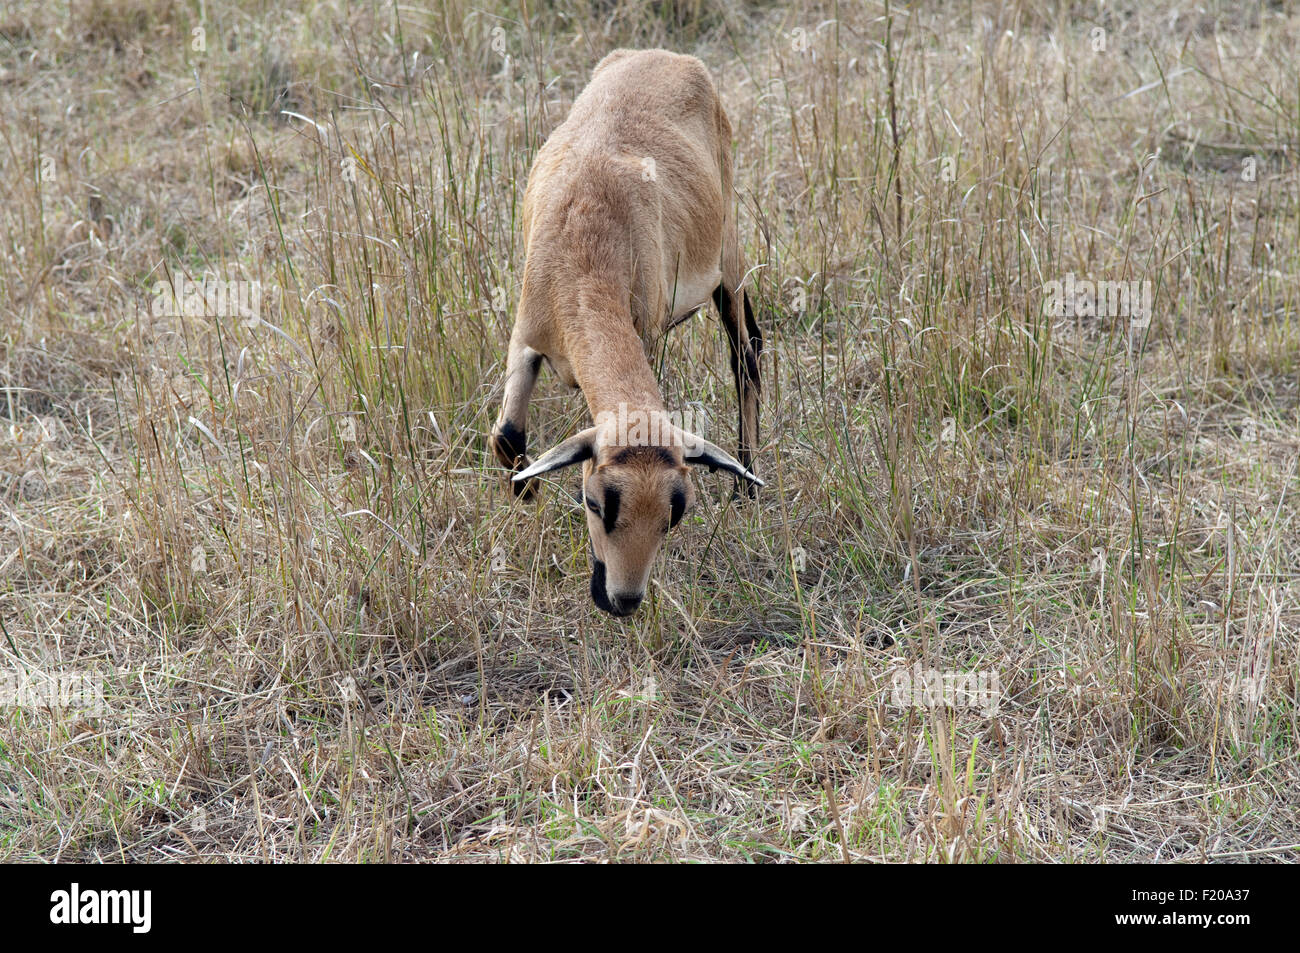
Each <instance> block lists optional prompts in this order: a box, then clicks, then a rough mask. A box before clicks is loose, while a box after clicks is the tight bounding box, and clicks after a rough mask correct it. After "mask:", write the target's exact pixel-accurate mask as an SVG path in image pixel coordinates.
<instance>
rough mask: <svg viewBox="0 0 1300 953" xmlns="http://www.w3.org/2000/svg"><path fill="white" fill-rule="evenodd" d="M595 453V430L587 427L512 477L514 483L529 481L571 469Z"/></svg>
mask: <svg viewBox="0 0 1300 953" xmlns="http://www.w3.org/2000/svg"><path fill="white" fill-rule="evenodd" d="M595 452H596V428H595V427H588V428H587V429H586V430H584V431H582V432H581V433H575V434H574V435H573V436H572V437H570V438H569V439H568V440H565V441H564V442H563V443H559V444H556V445H555V446H554V447H552V448H551V449H550V450H547V451H546V452H545V453H544V454H542V455H541V456H540V457H539V458H538V459H537V460H536V462H534V463H533V464H532V465H531V466H530V467H528V468H527V469H526V470H520V471H519V472H518V473H516V474H515V475H514V477H513V480H514V482H515V483H522V482H523V481H524V480H531V479H532V478H533V477H536V476H541V475H542V474H543V473H550V472H551V471H552V470H560V469H563V468H564V467H571V466H573V465H574V464H575V463H581V462H582V461H583V460H590V459H591V458H592V456H593V455H594V454H595Z"/></svg>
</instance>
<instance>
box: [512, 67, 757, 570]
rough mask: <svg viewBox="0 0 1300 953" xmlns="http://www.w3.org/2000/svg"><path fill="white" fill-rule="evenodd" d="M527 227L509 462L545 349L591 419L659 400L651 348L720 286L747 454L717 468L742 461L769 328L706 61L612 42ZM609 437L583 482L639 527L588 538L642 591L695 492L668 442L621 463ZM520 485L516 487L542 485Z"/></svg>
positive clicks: (532, 191) (562, 138) (544, 174)
mask: <svg viewBox="0 0 1300 953" xmlns="http://www.w3.org/2000/svg"><path fill="white" fill-rule="evenodd" d="M523 228H524V246H525V253H526V256H527V257H526V263H525V267H524V277H523V291H522V295H521V298H520V302H519V309H518V313H517V316H516V321H515V326H514V331H513V333H512V335H511V341H510V352H509V356H508V362H507V377H506V384H505V398H504V400H503V404H502V409H501V414H500V416H499V417H498V420H497V424H496V426H495V427H494V429H493V434H492V447H493V450H494V452H495V453H496V456H497V458H498V459H499V460H500V461H501V462H502V464H503V465H505V466H506V467H508V468H509V469H511V470H512V471H513V472H515V473H516V474H518V473H521V472H522V471H523V470H525V469H527V468H528V466H529V463H530V461H529V460H528V458H527V456H526V453H525V452H524V447H523V446H522V444H523V443H524V442H526V438H525V436H524V435H525V434H526V429H527V428H526V414H527V406H528V401H529V398H530V397H531V394H532V389H533V385H534V383H535V382H536V376H537V369H538V367H539V365H540V358H541V357H545V358H546V360H547V361H548V363H550V364H551V366H552V367H553V368H554V369H555V370H556V371H557V373H559V374H560V376H561V377H562V379H564V380H565V381H566V382H567V383H569V384H570V385H571V386H576V387H580V388H581V389H582V393H583V395H584V397H585V398H586V400H587V406H588V408H589V410H590V411H591V414H592V417H593V419H595V420H600V419H601V415H602V413H609V414H617V413H618V412H619V408H620V405H623V406H624V407H625V408H628V409H632V410H634V411H640V412H644V413H647V414H648V413H651V412H661V411H663V410H664V406H663V398H662V395H661V394H660V391H659V386H658V384H657V382H656V380H655V376H654V373H653V371H652V370H651V369H650V365H649V363H648V361H647V360H646V356H645V352H646V347H647V345H649V346H653V344H654V342H655V341H656V340H657V339H658V338H659V337H660V336H661V335H662V334H663V333H664V332H665V331H666V330H667V329H668V328H669V327H670V326H671V325H672V323H674V321H676V320H679V319H681V318H683V317H684V316H686V315H689V314H691V313H693V312H694V311H695V310H696V309H698V308H699V307H700V306H701V305H703V304H705V303H706V302H707V301H708V300H709V296H710V294H711V293H712V292H713V291H714V289H715V288H718V287H719V286H721V287H722V288H723V289H724V291H723V292H720V294H722V295H723V298H722V300H724V301H729V302H731V303H732V304H731V308H730V309H729V311H730V313H724V315H723V319H724V325H725V326H726V328H727V330H728V333H729V334H730V335H731V345H732V354H733V357H734V358H735V360H736V362H737V367H736V379H737V390H738V395H739V399H740V407H741V434H740V442H741V460H740V461H739V462H737V461H735V460H732V459H731V458H730V457H726V455H725V454H722V456H723V457H726V461H727V462H724V463H723V464H720V465H723V466H724V467H726V468H728V469H732V470H733V472H741V471H744V472H746V473H747V471H748V466H749V457H750V454H751V453H752V450H753V448H754V445H755V444H756V442H757V435H758V431H757V394H758V381H757V366H758V365H757V361H758V347H759V346H760V345H761V339H757V340H754V341H753V342H752V343H751V340H750V337H751V333H750V329H751V328H752V329H753V334H754V335H755V336H756V335H757V329H756V327H755V326H753V324H752V318H751V319H750V322H749V326H748V327H747V323H746V320H745V299H744V291H743V290H742V289H741V287H740V285H741V281H742V279H743V277H744V273H743V267H742V262H741V257H740V253H739V247H738V244H737V237H736V222H735V212H734V202H733V198H732V162H731V126H730V124H729V123H728V121H727V117H726V115H725V114H724V113H723V110H722V104H721V101H720V100H719V98H718V94H717V91H716V89H715V88H714V85H713V80H712V78H711V77H710V76H709V73H708V70H707V69H706V68H705V67H704V64H702V63H701V62H700V61H699V60H697V59H695V58H694V57H690V56H681V55H678V54H675V53H670V52H667V51H664V50H649V51H632V50H616V51H615V52H613V53H611V54H609V55H608V56H606V57H605V58H604V59H603V60H601V62H600V64H599V65H598V66H597V67H596V70H595V72H594V73H593V74H592V78H591V82H590V83H589V84H588V86H587V88H586V89H585V90H584V91H583V93H582V94H581V95H580V96H579V97H578V99H577V101H576V102H575V103H574V104H573V109H572V110H571V111H570V113H569V116H568V118H567V119H566V120H565V122H564V123H563V124H562V125H560V126H559V127H558V128H557V129H556V130H555V131H554V132H553V133H552V134H551V136H550V138H549V139H547V141H546V143H545V145H543V146H542V148H541V150H540V151H539V152H538V154H537V158H536V159H535V161H534V162H533V167H532V170H531V172H530V173H529V177H528V186H527V189H526V191H525V194H524V207H523ZM512 435H513V437H512ZM608 437H609V435H608V434H607V433H602V434H600V435H599V436H598V437H597V438H595V439H594V448H593V452H594V459H591V460H588V461H587V462H586V464H585V466H584V468H583V469H584V486H586V485H588V484H589V483H591V482H592V480H593V474H595V482H594V483H593V484H592V486H594V488H595V489H597V490H599V488H600V486H602V485H604V484H605V483H608V484H610V485H614V486H617V487H618V488H619V490H620V495H621V496H623V497H624V499H625V500H626V503H625V504H624V505H625V506H626V507H627V508H626V510H625V515H626V516H627V518H628V520H629V523H628V524H627V527H626V529H625V528H624V525H623V522H622V520H620V523H619V528H618V530H617V532H616V533H615V534H612V535H611V536H610V537H608V538H607V537H606V534H605V533H604V530H603V527H602V526H601V525H600V524H601V521H600V519H599V518H597V517H593V516H592V515H591V514H588V522H589V524H593V525H592V541H593V548H594V549H595V551H596V556H597V558H598V559H601V560H602V561H603V562H604V563H605V564H606V569H607V572H608V574H609V586H608V588H609V590H610V592H611V594H612V593H615V592H619V591H625V592H627V593H628V594H629V595H631V594H638V593H639V594H643V593H644V588H645V582H646V579H647V577H648V574H649V567H650V563H652V562H653V559H654V555H655V553H656V552H657V551H658V548H659V543H660V541H661V540H662V538H663V534H662V533H661V532H660V531H659V527H660V526H661V525H662V524H663V522H664V517H665V514H666V513H667V512H668V506H669V494H670V492H671V490H670V489H668V487H669V485H670V484H672V485H674V486H676V485H678V484H679V483H681V482H684V483H685V485H686V486H687V487H688V488H689V480H685V479H684V477H682V476H681V472H682V471H684V469H685V468H684V466H683V461H684V457H683V452H682V448H681V447H668V448H666V449H667V450H668V452H669V456H668V457H665V456H664V455H657V456H652V457H647V458H645V460H639V461H637V463H636V465H627V464H619V463H615V462H612V461H613V456H614V455H615V454H616V452H617V450H618V449H619V448H618V447H617V446H611V445H610V444H609V441H608ZM512 439H513V442H512ZM710 448H711V450H716V448H712V447H711V445H710ZM558 449H559V448H557V450H558ZM717 452H718V453H719V454H721V451H717ZM694 462H701V461H694ZM703 462H705V463H709V465H711V466H712V465H713V464H714V463H716V462H717V461H716V460H705V461H703ZM731 465H734V467H733V466H731ZM736 468H739V469H736ZM750 476H751V478H752V475H750ZM755 482H758V481H757V480H756V479H755ZM525 484H526V485H525V486H523V487H520V489H521V490H524V491H525V492H529V493H531V489H532V487H531V485H528V484H529V481H525ZM688 492H689V490H688Z"/></svg>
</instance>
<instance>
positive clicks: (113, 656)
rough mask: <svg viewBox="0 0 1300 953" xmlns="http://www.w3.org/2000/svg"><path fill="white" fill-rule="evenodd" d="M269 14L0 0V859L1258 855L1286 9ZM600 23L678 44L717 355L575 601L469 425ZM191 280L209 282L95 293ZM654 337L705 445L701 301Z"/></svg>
mask: <svg viewBox="0 0 1300 953" xmlns="http://www.w3.org/2000/svg"><path fill="white" fill-rule="evenodd" d="M291 6H292V7H293V9H282V8H281V7H280V6H279V5H275V4H264V3H260V2H254V0H208V2H205V3H203V4H202V5H200V4H198V3H194V2H188V3H182V4H175V5H174V4H168V3H161V2H156V0H125V2H110V0H73V2H71V3H67V2H62V3H59V2H56V3H46V2H37V0H20V2H18V3H17V4H16V5H15V4H7V5H6V6H5V8H4V15H3V16H4V19H3V21H0V178H2V179H3V181H4V182H5V183H6V187H5V199H4V201H3V203H0V623H3V633H2V635H3V638H2V639H0V654H2V655H3V659H4V665H5V666H6V668H8V669H9V670H10V672H11V673H12V674H17V673H20V672H21V673H24V674H25V676H26V677H28V678H32V679H36V678H37V677H38V676H39V675H40V674H42V673H43V674H44V675H53V674H57V673H60V672H62V673H77V674H82V675H85V676H87V677H89V678H91V679H94V680H96V683H97V684H102V685H103V690H104V695H105V699H104V700H105V710H103V711H86V710H79V709H77V708H75V707H73V708H68V707H65V708H59V707H48V706H46V707H43V706H41V705H32V704H21V705H16V706H15V705H10V706H8V707H6V708H5V709H4V717H3V724H2V725H0V858H3V859H8V860H25V859H42V860H56V859H59V860H136V861H140V860H183V859H198V858H204V859H227V860H346V861H357V860H389V859H392V860H417V859H428V860H462V859H463V860H477V859H491V860H505V859H509V860H572V859H580V860H746V859H763V860H787V859H789V860H840V859H843V858H845V857H848V858H852V859H873V860H909V861H974V862H992V861H1101V860H1104V861H1111V862H1115V861H1130V860H1140V861H1157V860H1158V861H1177V860H1183V861H1204V860H1255V861H1260V860H1295V859H1296V857H1297V856H1298V855H1300V817H1298V816H1297V814H1298V811H1300V809H1298V808H1297V804H1300V779H1298V772H1297V705H1296V702H1297V697H1296V696H1297V672H1298V668H1297V639H1298V637H1300V598H1298V597H1300V570H1298V569H1297V566H1298V565H1300V500H1298V498H1297V494H1298V492H1300V486H1298V484H1297V473H1296V467H1297V457H1298V455H1300V393H1298V387H1300V326H1298V324H1297V319H1296V313H1297V307H1298V306H1300V280H1298V279H1300V188H1298V171H1300V170H1298V169H1297V162H1296V154H1297V147H1298V146H1300V82H1298V81H1297V76H1296V67H1295V50H1296V48H1297V44H1298V43H1300V13H1298V12H1297V8H1296V7H1295V5H1294V4H1290V3H1285V4H1273V3H1263V4H1258V5H1238V4H1228V3H1224V4H1219V3H1215V2H1210V3H1207V4H1202V5H1200V6H1198V7H1196V8H1194V9H1192V8H1187V7H1186V5H1184V4H1173V3H1169V4H1164V3H1157V4H1145V3H1143V4H1139V3H1136V2H1133V3H1124V2H1121V3H1119V4H1109V3H1108V4H1106V5H1105V6H1104V7H1100V6H1096V5H1093V4H1072V5H1071V4H1062V5H1059V6H1054V5H1051V4H1044V3H1035V2H1012V3H1010V4H1005V5H1004V4H999V3H993V2H984V0H974V2H971V3H968V4H963V5H960V8H959V9H953V8H952V7H950V6H949V5H947V4H940V3H925V4H920V5H918V6H916V7H913V8H910V9H909V8H906V7H902V6H898V5H895V6H893V7H891V8H888V9H887V8H885V7H883V6H880V5H877V4H875V3H873V2H868V3H856V2H855V3H840V4H838V5H837V4H835V3H814V2H809V0H794V2H792V3H789V4H783V3H775V2H754V3H741V2H736V0H677V2H665V3H660V2H649V0H604V2H600V3H594V4H588V3H584V2H579V0H561V2H558V3H556V4H554V5H550V4H545V5H539V4H535V3H529V4H527V5H526V6H521V5H520V4H518V3H498V4H495V5H493V4H485V5H477V6H476V5H472V4H470V3H468V2H464V0H446V2H443V3H433V4H430V5H428V6H427V7H422V6H419V5H414V6H412V5H392V4H388V3H378V2H376V3H348V2H344V0H332V2H324V3H315V4H293V5H291ZM200 10H202V11H203V15H204V16H205V17H206V20H203V21H200V19H199V16H200V13H199V11H200ZM1178 11H1181V12H1178ZM200 25H201V26H202V27H203V29H204V33H203V34H202V37H201V39H202V41H203V42H202V43H201V44H199V43H198V40H199V39H200V38H199V37H197V36H196V35H195V34H193V33H192V32H191V31H192V30H193V29H194V28H195V27H196V26H200ZM1094 30H1102V31H1104V32H1103V33H1094V32H1093V31H1094ZM1098 37H1100V38H1101V39H1103V40H1104V46H1105V48H1104V49H1094V47H1095V46H1096V45H1097V39H1098ZM196 45H202V46H204V47H205V48H204V49H202V50H198V49H196V48H195V47H196ZM620 45H635V46H649V45H666V46H669V47H672V48H674V49H677V50H680V51H684V52H693V53H696V54H698V55H700V56H701V57H703V58H704V59H705V60H706V62H708V63H709V64H710V66H711V67H712V69H713V70H714V73H715V75H716V76H717V77H718V81H719V83H720V85H721V88H722V90H723V95H724V98H725V100H726V103H727V107H728V110H729V112H730V114H731V117H732V123H733V125H734V126H735V128H736V130H737V136H738V141H737V142H736V154H737V170H738V175H737V179H738V183H737V184H738V189H739V191H740V202H741V205H742V240H743V241H744V242H745V244H746V247H747V249H748V255H749V258H750V260H751V261H752V262H755V263H756V264H757V266H758V267H757V268H756V270H755V272H754V273H753V275H752V281H753V285H754V287H755V289H756V291H757V294H758V297H759V300H760V303H761V305H762V307H761V314H762V320H763V322H764V324H765V326H766V327H767V329H768V341H769V353H770V355H771V359H770V361H769V362H768V363H767V364H766V366H765V373H766V374H767V378H768V381H769V382H770V383H769V384H768V387H767V390H766V394H765V404H764V408H763V412H764V435H765V440H766V444H765V448H764V451H763V453H762V454H761V456H760V460H759V464H760V472H762V473H763V474H764V476H766V477H767V478H768V481H769V489H768V490H767V491H765V492H764V496H763V498H762V500H761V505H759V506H757V507H753V506H747V505H741V504H738V503H733V502H732V500H731V499H730V489H731V487H730V485H729V484H724V482H722V481H720V480H718V479H717V478H709V477H708V476H707V475H704V476H701V477H700V478H699V481H698V488H699V490H700V504H699V507H698V509H697V510H696V511H695V512H694V513H693V514H692V516H691V517H689V518H688V519H687V520H686V521H685V522H684V523H683V525H682V527H681V528H680V529H679V530H678V531H677V532H676V533H674V537H673V539H672V541H671V544H670V546H669V547H668V550H667V555H666V556H665V557H664V558H663V559H662V561H661V565H660V566H659V568H658V571H657V580H658V582H657V584H656V586H655V587H654V588H653V589H652V591H651V597H650V598H649V599H648V600H647V604H646V606H645V607H644V608H643V609H642V611H641V612H640V613H639V614H638V615H637V616H636V617H635V618H634V619H633V620H632V621H630V622H628V623H619V622H617V621H614V620H612V619H609V618H607V617H605V616H602V615H600V614H599V613H597V612H596V611H595V610H594V608H593V607H592V606H591V605H590V602H589V599H588V598H587V595H586V585H587V563H586V548H585V547H586V544H585V530H584V527H583V524H582V520H581V519H580V515H579V514H578V513H577V512H575V511H574V510H573V509H572V507H571V504H570V503H569V502H568V500H567V499H566V495H567V494H566V493H565V492H563V487H562V486H561V485H559V484H558V483H557V485H555V486H554V487H553V488H552V489H551V490H549V491H548V492H547V493H545V494H544V495H543V499H542V501H541V502H540V504H538V505H536V506H535V507H529V506H526V505H522V504H517V503H514V502H512V500H511V498H510V496H509V494H508V492H507V491H506V490H505V488H504V486H503V483H502V475H501V473H500V472H499V471H498V470H496V469H495V467H494V465H493V463H492V461H491V459H490V454H488V453H486V452H485V451H486V448H485V441H484V434H485V432H486V430H487V427H488V425H489V423H490V420H491V418H492V416H493V414H494V413H495V409H496V405H497V401H498V400H499V396H500V383H501V371H502V364H503V359H504V346H505V342H506V339H507V334H508V328H509V324H510V317H511V315H510V312H509V307H510V305H511V304H512V303H513V301H514V300H515V299H516V297H517V294H518V290H519V289H518V276H519V273H520V272H519V265H520V261H521V256H522V249H521V246H520V240H519V199H520V196H521V194H522V187H523V183H524V180H525V177H526V174H527V168H528V163H529V161H530V157H531V155H532V153H533V152H534V151H535V149H536V147H537V145H538V143H539V142H540V141H541V140H542V139H543V137H544V136H545V135H546V133H547V131H548V130H549V129H551V128H553V127H554V126H555V125H556V124H557V123H558V122H559V121H560V120H561V119H562V118H563V117H564V115H565V111H566V108H567V104H568V103H569V102H570V101H571V100H572V98H573V96H574V94H575V92H576V90H577V89H578V88H580V86H581V84H582V83H583V82H585V79H586V76H587V75H588V73H589V71H590V68H591V66H592V65H593V64H594V63H595V62H596V61H597V60H598V59H599V57H600V56H601V55H603V54H604V53H605V52H607V51H608V50H609V49H612V48H614V47H615V46H620ZM448 63H451V64H454V65H453V66H448V65H447V64H448ZM291 114H293V115H291ZM303 117H309V119H310V120H312V121H308V120H307V119H305V118H303ZM1249 157H1254V159H1255V160H1256V164H1255V175H1254V177H1253V180H1249V177H1246V178H1243V175H1242V171H1243V169H1245V168H1246V166H1244V165H1243V160H1245V159H1247V158H1249ZM949 159H950V160H952V161H950V162H949V161H945V160H949ZM38 171H40V172H43V173H44V174H43V175H38V174H37V172H38ZM205 272H208V273H217V274H220V275H222V276H224V277H235V278H240V279H243V280H248V281H258V282H260V283H261V287H262V288H263V290H264V293H265V302H264V306H263V309H262V312H261V318H262V320H260V321H247V320H240V319H239V318H238V317H225V316H219V315H196V316H190V317H169V316H165V315H163V316H159V315H155V314H154V313H153V310H152V302H153V300H154V292H153V287H154V284H155V282H158V281H170V280H171V278H172V276H176V275H182V276H183V275H190V276H193V277H200V276H202V275H203V274H204V273H205ZM1067 274H1074V275H1077V276H1080V277H1087V278H1090V279H1093V280H1125V281H1127V280H1138V281H1141V280H1149V281H1150V282H1152V287H1153V288H1154V304H1155V308H1154V317H1153V319H1152V321H1151V324H1150V327H1149V328H1147V329H1145V330H1141V329H1139V330H1138V331H1137V332H1133V331H1132V330H1131V328H1130V326H1129V322H1128V320H1127V318H1124V317H1122V316H1121V317H1116V318H1111V317H1103V318H1096V317H1079V318H1075V317H1053V316H1051V315H1050V314H1046V313H1045V312H1044V308H1043V301H1044V290H1043V289H1044V285H1045V283H1046V282H1049V281H1052V280H1059V279H1062V278H1063V277H1064V276H1065V275H1067ZM662 357H663V359H662V362H661V364H660V368H661V379H662V381H663V386H664V389H665V394H666V396H667V397H668V398H669V403H670V406H673V407H680V406H681V405H682V404H683V403H684V402H686V401H699V402H701V404H702V406H703V408H704V409H705V410H706V412H707V413H709V414H710V415H711V418H712V419H713V420H715V421H719V423H718V425H717V427H716V428H715V430H714V432H713V434H712V436H714V437H715V438H716V439H718V440H719V441H720V442H721V443H722V444H723V445H727V446H730V445H731V444H732V442H733V440H734V435H733V434H732V432H731V430H730V429H729V428H730V427H731V426H732V421H733V420H734V392H733V391H732V389H731V383H730V375H729V373H728V371H727V368H726V362H725V345H724V344H723V343H722V341H721V338H720V334H719V332H718V330H717V327H716V322H714V321H713V320H712V319H707V318H703V317H701V318H697V319H696V320H695V321H693V322H691V323H690V324H688V325H687V326H685V327H684V328H682V329H680V330H679V331H678V332H676V333H675V334H674V336H673V338H672V339H671V340H670V342H669V343H668V345H667V348H666V351H665V353H664V355H663V356H662ZM582 414H583V405H582V403H581V401H580V399H579V398H577V397H575V396H573V395H571V394H569V393H567V392H566V391H565V390H564V389H563V388H562V387H561V386H560V385H558V384H557V382H556V381H555V380H554V379H553V378H548V377H546V376H545V375H544V377H543V383H542V387H541V389H540V390H539V399H538V401H537V402H536V404H535V407H534V418H533V419H534V421H535V422H536V423H535V427H534V429H535V436H534V438H533V440H534V444H535V445H536V446H543V445H546V444H548V443H550V442H552V441H554V440H556V439H559V438H560V437H562V436H564V435H567V434H568V433H570V432H572V430H573V429H574V428H575V427H577V426H578V424H579V423H580V421H581V420H582ZM570 482H572V479H571V478H566V481H565V483H564V484H563V486H567V485H568V483H570ZM914 665H920V666H921V667H922V668H925V669H930V670H936V671H955V672H969V671H985V672H994V673H996V674H997V676H998V679H999V682H1000V685H1001V689H1002V697H1001V701H1000V705H999V709H998V711H997V713H996V714H994V715H989V714H986V713H984V712H982V711H980V710H978V709H971V708H967V707H943V706H933V707H917V708H911V707H900V706H899V705H897V704H896V703H895V701H896V700H895V699H894V697H893V694H892V692H891V685H892V681H891V680H892V679H893V677H894V676H895V674H896V673H899V672H901V671H904V670H910V669H911V668H912V666H914Z"/></svg>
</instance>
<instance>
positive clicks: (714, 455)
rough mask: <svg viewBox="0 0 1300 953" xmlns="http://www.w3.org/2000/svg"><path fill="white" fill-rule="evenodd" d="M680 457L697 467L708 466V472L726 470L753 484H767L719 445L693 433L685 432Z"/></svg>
mask: <svg viewBox="0 0 1300 953" xmlns="http://www.w3.org/2000/svg"><path fill="white" fill-rule="evenodd" d="M682 458H683V459H684V460H685V461H686V462H687V463H690V464H693V465H695V466H697V467H708V468H709V472H710V473H712V472H713V471H715V470H726V471H727V472H728V473H733V474H735V475H736V476H738V477H740V478H741V479H743V480H748V481H749V482H750V483H752V484H754V485H755V486H766V485H767V484H765V483H764V482H763V481H762V480H760V479H759V478H758V477H757V476H755V475H754V474H753V473H751V472H750V471H749V470H746V469H745V467H744V465H743V464H741V462H740V461H739V460H737V459H736V458H735V457H733V456H732V455H731V454H729V453H727V452H726V451H725V450H723V449H722V448H721V447H717V446H714V445H713V444H711V443H709V442H708V441H707V440H705V439H704V438H703V437H697V436H695V435H694V434H685V439H684V440H683V441H682Z"/></svg>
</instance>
